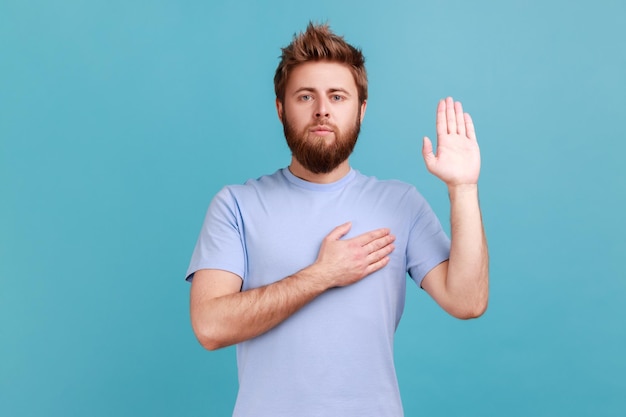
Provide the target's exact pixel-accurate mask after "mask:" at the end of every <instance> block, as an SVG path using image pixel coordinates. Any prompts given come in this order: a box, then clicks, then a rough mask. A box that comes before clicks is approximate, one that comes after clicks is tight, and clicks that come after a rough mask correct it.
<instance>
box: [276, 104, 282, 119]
mask: <svg viewBox="0 0 626 417" xmlns="http://www.w3.org/2000/svg"><path fill="white" fill-rule="evenodd" d="M276 113H278V120H280V122H281V123H282V122H283V103H281V101H280V100H279V99H278V98H277V99H276Z"/></svg>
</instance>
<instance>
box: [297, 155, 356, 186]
mask: <svg viewBox="0 0 626 417" xmlns="http://www.w3.org/2000/svg"><path fill="white" fill-rule="evenodd" d="M289 171H291V173H292V174H293V175H295V176H296V177H298V178H300V179H303V180H305V181H308V182H313V183H316V184H330V183H331V182H335V181H339V180H340V179H342V178H343V177H345V176H346V175H348V172H350V163H349V162H348V160H347V159H346V160H345V161H343V162H342V163H341V164H339V166H337V168H335V169H333V170H332V171H330V172H328V173H326V174H316V173H313V172H311V171H309V170H308V169H306V168H305V167H303V166H302V165H301V164H300V163H299V162H298V161H297V160H296V159H295V158H293V157H292V158H291V164H290V165H289Z"/></svg>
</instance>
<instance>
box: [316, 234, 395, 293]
mask: <svg viewBox="0 0 626 417" xmlns="http://www.w3.org/2000/svg"><path fill="white" fill-rule="evenodd" d="M351 227H352V225H351V224H350V223H344V224H342V225H341V226H337V227H336V228H335V229H333V230H332V231H331V232H330V233H329V234H328V235H327V236H326V237H325V238H324V240H323V241H322V246H321V248H320V251H319V253H318V256H317V260H316V261H315V264H314V266H315V267H317V274H318V278H319V279H322V280H323V281H324V282H325V284H326V286H327V287H328V288H331V287H343V286H346V285H350V284H353V283H355V282H357V281H359V280H360V279H363V278H364V277H366V276H367V275H369V274H371V273H372V272H375V271H378V270H379V269H381V268H382V267H384V266H385V265H387V263H389V257H388V255H389V254H390V253H391V252H392V251H393V249H394V245H393V241H394V240H395V237H394V236H393V235H392V234H391V233H390V231H389V229H376V230H372V231H369V232H366V233H363V234H362V235H359V236H356V237H354V238H352V239H345V240H342V239H341V238H342V237H343V236H344V235H345V234H346V233H348V231H350V228H351Z"/></svg>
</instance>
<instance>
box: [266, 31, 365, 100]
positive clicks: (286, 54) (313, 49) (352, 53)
mask: <svg viewBox="0 0 626 417" xmlns="http://www.w3.org/2000/svg"><path fill="white" fill-rule="evenodd" d="M282 52H283V53H282V55H281V57H280V63H279V64H278V67H277V68H276V74H275V75H274V91H275V92H276V98H277V99H278V100H280V101H281V102H284V101H285V87H286V86H287V81H288V79H289V76H290V75H291V71H293V69H294V68H295V67H297V66H298V65H300V64H304V63H306V62H310V61H329V62H337V63H340V64H345V65H347V66H348V67H350V70H351V71H352V75H353V76H354V81H355V82H356V87H357V91H358V93H359V102H360V103H363V102H364V101H365V100H367V72H366V71H365V57H364V56H363V53H362V52H361V50H360V49H358V48H355V47H354V46H352V45H350V44H349V43H347V42H346V41H345V40H344V39H343V36H338V35H335V34H334V33H333V32H332V31H331V30H330V27H329V26H328V24H321V25H314V24H313V23H311V22H309V25H308V26H307V28H306V31H305V32H301V33H300V34H297V35H294V37H293V41H292V42H291V43H290V44H289V45H288V46H286V47H285V48H282Z"/></svg>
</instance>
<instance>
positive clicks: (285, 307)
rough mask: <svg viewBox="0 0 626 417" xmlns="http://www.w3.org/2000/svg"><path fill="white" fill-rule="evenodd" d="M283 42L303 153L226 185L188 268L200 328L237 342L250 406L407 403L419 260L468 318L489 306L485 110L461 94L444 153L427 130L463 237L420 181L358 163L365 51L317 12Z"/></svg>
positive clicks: (281, 80) (217, 343) (290, 105)
mask: <svg viewBox="0 0 626 417" xmlns="http://www.w3.org/2000/svg"><path fill="white" fill-rule="evenodd" d="M282 51H283V53H282V57H281V61H280V63H279V65H278V68H277V70H276V75H275V77H274V85H275V91H276V109H277V113H278V117H279V119H280V121H281V122H282V124H283V127H284V132H285V137H286V139H287V143H288V145H289V148H290V149H291V152H292V158H291V163H290V164H289V166H288V167H287V168H283V169H280V170H278V171H277V172H275V173H274V174H272V175H267V176H263V177H261V178H258V179H255V180H249V181H248V182H246V183H245V184H244V185H233V186H227V187H225V188H223V189H222V190H221V191H220V192H219V193H218V194H217V195H216V196H215V197H214V199H213V201H212V202H211V205H210V206H209V209H208V212H207V215H206V218H205V222H204V225H203V227H202V230H201V233H200V236H199V238H198V242H197V244H196V248H195V250H194V253H193V256H192V259H191V263H190V266H189V269H188V271H187V280H188V281H191V282H192V284H191V322H192V326H193V329H194V332H195V334H196V336H197V338H198V340H199V341H200V343H201V344H202V345H203V346H204V347H205V348H207V349H209V350H214V349H218V348H221V347H224V346H229V345H233V344H237V364H238V370H239V392H238V396H237V402H236V404H235V409H234V413H233V415H234V416H255V417H259V416H260V417H263V416H272V417H277V416H289V417H293V416H341V417H348V416H359V417H363V416H377V417H382V416H394V417H397V416H402V415H403V411H402V403H401V399H400V393H399V388H398V383H397V378H396V373H395V368H394V361H393V351H394V348H393V343H394V334H395V330H396V327H397V325H398V323H399V320H400V317H401V315H402V312H403V309H404V299H405V291H406V274H407V273H408V274H409V276H410V277H411V278H412V279H413V280H414V281H415V282H416V283H417V284H418V285H419V286H421V288H423V289H424V290H425V291H427V292H428V294H429V295H430V296H432V297H433V298H434V299H435V301H436V302H437V303H438V304H439V305H440V306H441V307H442V308H443V309H444V310H445V311H447V312H448V313H450V314H451V315H453V316H455V317H458V318H462V319H467V318H474V317H478V316H480V315H481V314H482V313H483V312H484V311H485V309H486V307H487V299H488V254H487V245H486V239H485V235H484V230H483V225H482V220H481V214H480V208H479V204H478V186H477V182H478V176H479V172H480V153H479V149H478V145H477V142H476V136H475V132H474V126H473V123H472V119H471V117H470V116H469V114H467V113H464V112H463V108H462V106H461V103H459V102H454V101H453V100H452V98H447V99H445V100H442V101H440V102H439V104H438V107H437V117H436V125H437V138H438V148H437V154H436V155H435V154H434V153H433V147H432V143H431V141H430V140H429V139H428V138H424V144H423V156H424V160H425V163H426V166H427V168H428V170H429V171H430V172H431V173H432V174H434V175H435V176H437V177H438V178H440V179H441V180H442V181H443V182H444V183H445V184H446V186H447V187H448V191H449V195H450V204H451V210H450V211H451V239H450V238H448V237H447V236H446V234H445V233H444V231H443V229H442V227H441V224H440V222H439V221H438V219H437V217H436V216H435V214H434V213H433V212H432V210H431V209H430V207H429V205H428V203H427V202H426V201H425V200H424V198H423V197H422V196H421V195H420V194H419V193H418V192H417V190H416V189H415V188H414V187H413V186H411V185H408V184H405V183H402V182H400V181H381V180H378V179H376V178H374V177H368V176H365V175H363V174H361V173H360V172H358V171H357V170H355V169H353V168H352V167H351V166H350V164H349V160H348V157H349V156H350V154H351V152H352V150H353V149H354V146H355V143H356V141H357V137H358V134H359V130H360V126H361V121H362V120H363V117H364V116H365V110H366V107H367V74H366V71H365V65H364V58H363V55H362V53H361V51H360V50H358V49H357V48H354V47H353V46H351V45H350V44H348V43H347V42H345V40H344V39H343V38H342V37H339V36H337V35H335V34H334V33H332V32H331V31H330V29H329V28H328V26H326V25H313V24H309V26H308V28H307V29H306V31H305V32H304V33H300V34H299V35H297V36H295V37H294V39H293V41H292V43H291V44H290V45H289V46H287V47H286V48H283V50H282Z"/></svg>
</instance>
